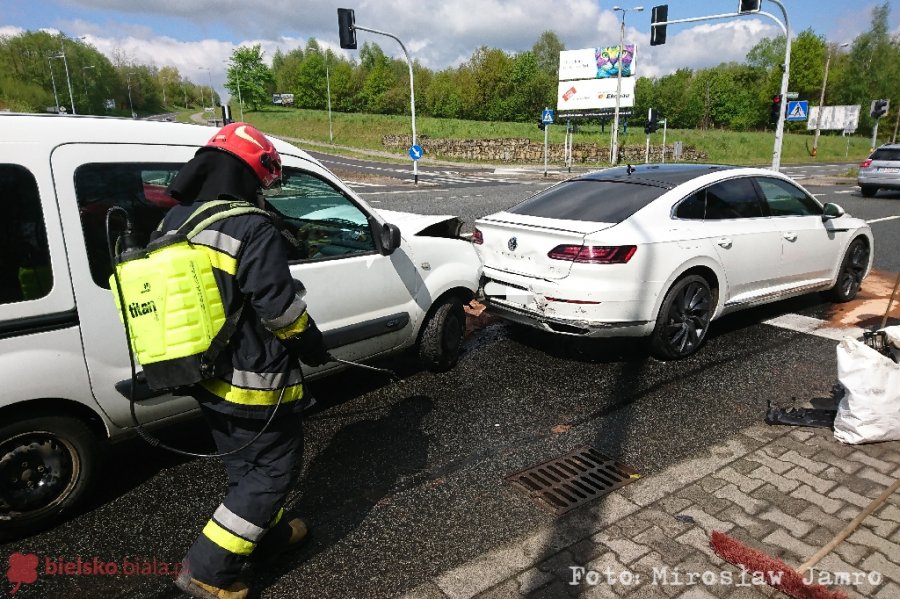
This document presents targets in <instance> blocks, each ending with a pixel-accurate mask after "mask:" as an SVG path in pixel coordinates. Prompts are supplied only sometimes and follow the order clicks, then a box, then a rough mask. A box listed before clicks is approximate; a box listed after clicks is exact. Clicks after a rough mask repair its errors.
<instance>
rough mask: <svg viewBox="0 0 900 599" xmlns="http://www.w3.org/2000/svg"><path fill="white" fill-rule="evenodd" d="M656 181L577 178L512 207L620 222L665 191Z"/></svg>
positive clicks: (535, 213) (520, 211)
mask: <svg viewBox="0 0 900 599" xmlns="http://www.w3.org/2000/svg"><path fill="white" fill-rule="evenodd" d="M666 191H667V190H666V189H665V188H662V187H656V186H652V185H641V184H637V183H626V182H622V181H584V180H574V181H566V182H564V183H560V184H559V185H556V186H554V187H551V188H549V189H546V190H544V191H542V192H540V193H538V194H537V195H535V196H534V197H532V198H529V199H527V200H525V201H524V202H522V203H521V204H519V205H517V206H515V207H514V208H512V209H511V210H510V212H512V213H513V214H527V215H529V216H541V217H544V218H560V219H565V220H584V221H591V222H600V223H619V222H622V221H623V220H625V219H626V218H628V217H629V216H631V215H632V214H634V213H635V212H637V211H638V210H640V209H641V208H643V207H644V206H646V205H647V204H649V203H650V202H652V201H653V200H655V199H656V198H658V197H659V196H661V195H662V194H664V193H665V192H666Z"/></svg>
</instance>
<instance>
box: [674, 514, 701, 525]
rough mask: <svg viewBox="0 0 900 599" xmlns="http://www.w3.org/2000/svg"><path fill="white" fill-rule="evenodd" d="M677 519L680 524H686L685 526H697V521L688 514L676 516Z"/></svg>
mask: <svg viewBox="0 0 900 599" xmlns="http://www.w3.org/2000/svg"><path fill="white" fill-rule="evenodd" d="M675 519H676V520H678V521H679V522H684V523H685V524H696V523H697V521H696V520H694V517H693V516H688V515H687V514H678V515H677V516H675Z"/></svg>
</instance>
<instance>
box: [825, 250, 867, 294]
mask: <svg viewBox="0 0 900 599" xmlns="http://www.w3.org/2000/svg"><path fill="white" fill-rule="evenodd" d="M868 266H869V244H867V243H866V242H865V241H864V240H863V239H862V238H859V237H857V238H856V239H854V240H853V241H852V242H851V243H850V246H849V247H848V248H847V253H846V254H845V255H844V260H843V261H842V262H841V270H840V271H838V277H837V282H836V283H835V284H834V287H832V288H831V289H830V290H829V291H828V299H830V300H831V301H833V302H837V303H839V304H842V303H844V302H849V301H850V300H852V299H853V298H854V297H856V294H857V293H858V292H859V288H860V286H861V285H862V281H863V277H864V276H865V274H866V268H867V267H868Z"/></svg>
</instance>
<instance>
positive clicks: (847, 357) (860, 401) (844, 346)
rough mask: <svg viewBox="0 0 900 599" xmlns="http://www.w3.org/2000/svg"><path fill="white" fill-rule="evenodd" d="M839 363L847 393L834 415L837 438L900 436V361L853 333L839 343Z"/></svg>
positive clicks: (840, 378) (867, 440)
mask: <svg viewBox="0 0 900 599" xmlns="http://www.w3.org/2000/svg"><path fill="white" fill-rule="evenodd" d="M837 363H838V381H840V383H841V384H842V385H843V386H844V389H846V393H845V394H844V397H843V399H841V403H840V405H839V406H838V410H837V416H836V417H835V419H834V437H835V439H837V440H838V441H842V442H843V443H871V442H873V441H897V440H900V364H896V363H894V361H893V360H891V359H890V358H888V357H887V356H884V355H882V354H880V353H878V352H877V351H875V350H874V349H872V348H871V347H869V346H867V345H866V344H865V343H862V342H861V341H857V340H856V339H852V338H850V337H845V338H844V339H843V340H842V341H841V342H840V344H838V346H837Z"/></svg>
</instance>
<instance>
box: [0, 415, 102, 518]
mask: <svg viewBox="0 0 900 599" xmlns="http://www.w3.org/2000/svg"><path fill="white" fill-rule="evenodd" d="M100 456H101V443H100V440H99V439H98V438H97V436H96V435H95V434H94V433H93V432H92V431H91V429H90V428H89V427H88V425H87V424H86V423H84V422H83V421H81V420H78V419H76V418H71V417H66V416H38V417H32V418H29V419H26V420H21V421H19V422H15V423H13V424H9V425H7V426H4V427H2V428H0V529H7V530H9V531H11V532H13V533H23V532H32V531H36V530H40V529H43V528H47V527H48V526H51V525H53V524H55V523H56V522H58V521H59V520H60V519H62V518H63V517H64V516H66V515H69V514H71V513H72V512H73V511H74V509H75V508H76V507H77V506H78V504H79V503H80V502H81V500H82V499H84V497H85V496H86V495H87V493H88V491H89V489H91V487H92V483H93V481H94V479H95V477H96V475H97V473H98V471H99V467H100V465H99V462H100ZM38 483H40V484H38ZM38 487H41V488H38Z"/></svg>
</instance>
